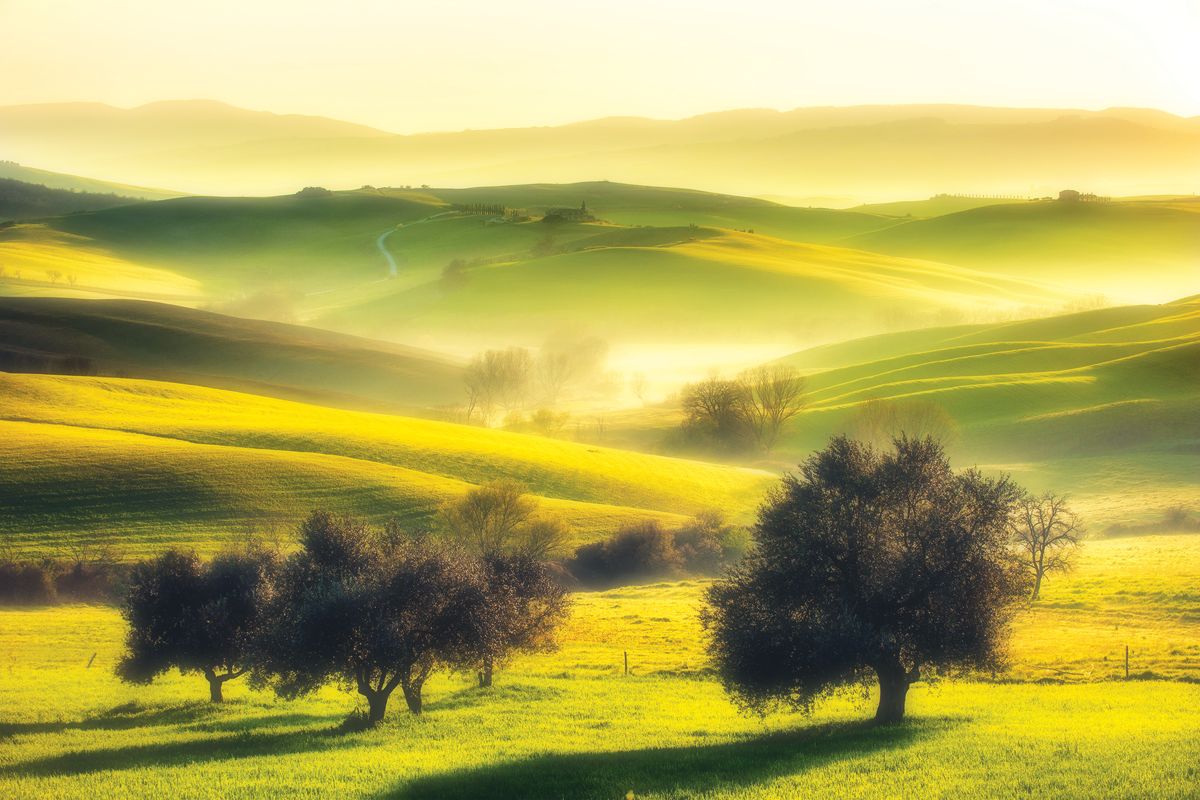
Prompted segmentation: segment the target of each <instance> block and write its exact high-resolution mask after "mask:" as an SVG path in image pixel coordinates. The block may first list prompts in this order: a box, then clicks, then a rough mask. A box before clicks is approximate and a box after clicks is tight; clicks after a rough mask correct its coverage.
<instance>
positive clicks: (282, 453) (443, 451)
mask: <svg viewBox="0 0 1200 800" xmlns="http://www.w3.org/2000/svg"><path fill="white" fill-rule="evenodd" d="M0 398H3V402H2V404H0V420H2V421H0V427H2V428H3V429H4V432H3V435H0V449H3V451H4V453H3V455H4V457H3V459H2V460H0V494H2V495H4V496H9V497H19V498H20V499H21V502H20V503H14V504H13V506H12V508H11V511H10V512H9V513H8V514H6V515H5V517H4V518H3V520H2V521H0V530H2V531H3V532H4V533H5V534H7V535H8V536H9V538H10V540H11V541H13V542H15V543H16V544H17V545H18V546H19V547H20V548H21V549H27V550H32V551H34V552H38V551H41V550H45V549H46V548H48V547H53V546H54V545H58V544H61V543H63V542H65V541H70V540H72V539H73V538H75V537H79V536H86V537H89V538H91V539H93V540H97V541H102V542H105V543H109V544H113V545H114V546H116V547H117V549H118V550H119V551H125V552H130V553H138V552H146V551H150V550H155V549H159V548H161V547H162V546H164V545H165V544H166V543H168V542H175V543H181V544H188V545H192V546H201V547H204V548H206V549H207V548H208V547H209V546H211V545H212V544H213V543H214V542H216V541H218V540H223V539H228V538H230V537H237V536H241V535H243V533H244V531H245V530H246V528H247V527H253V526H273V525H285V526H287V525H291V524H293V523H294V522H295V521H296V520H297V519H299V518H301V517H303V516H304V515H305V514H307V513H308V512H309V511H310V510H312V509H314V508H319V507H324V506H327V507H331V508H335V509H338V510H342V511H346V512H353V513H356V514H361V515H365V516H369V517H371V518H373V519H375V520H378V521H382V520H384V519H387V518H389V517H397V518H400V519H403V520H406V521H408V522H414V523H416V522H421V521H423V520H427V519H428V518H429V516H430V515H431V514H432V512H433V511H434V510H435V509H436V507H437V505H438V504H439V503H440V502H442V501H444V500H446V499H448V498H449V497H452V496H454V495H456V494H460V493H461V492H463V491H465V490H466V488H467V486H468V484H474V483H481V482H484V481H487V480H493V479H496V478H505V477H506V478H512V479H516V480H519V481H522V482H523V483H525V484H526V485H527V486H528V487H529V488H530V490H531V491H532V492H533V493H535V494H537V495H540V496H542V497H543V498H544V501H543V502H544V506H545V507H546V508H547V510H550V511H556V512H560V513H561V514H562V515H563V516H565V517H566V518H567V520H568V522H570V523H571V524H572V526H573V527H574V529H575V534H576V537H575V538H576V542H580V541H586V540H590V539H594V538H597V537H599V536H604V535H607V534H609V533H611V532H613V531H614V530H616V529H617V528H618V527H620V525H621V524H624V523H629V522H634V521H639V520H643V519H647V518H660V519H665V520H668V521H670V520H678V519H679V516H678V515H690V514H694V513H697V512H699V511H701V510H704V509H707V508H716V509H720V510H723V511H725V512H726V513H728V514H729V515H730V516H731V517H732V518H734V519H736V520H743V521H744V520H745V519H746V518H747V517H748V516H749V514H750V513H751V511H752V509H753V508H754V506H755V505H756V504H757V502H758V499H759V497H760V496H761V494H762V492H763V491H764V490H765V488H766V486H767V485H769V483H770V482H771V480H772V478H771V476H770V475H768V474H766V473H763V472H757V471H752V470H744V469H738V468H734V467H726V466H720V465H714V464H706V463H703V462H697V461H686V460H682V459H672V458H663V457H659V456H651V455H643V454H639V453H631V452H624V451H619V450H612V449H609V448H604V447H595V446H590V445H582V444H576V443H573V442H566V441H559V440H554V439H547V438H541V437H536V436H526V435H521V434H515V433H507V432H504V431H496V430H488V429H483V428H474V427H467V426H463V425H454V424H450V423H444V422H433V421H428V420H418V419H413V418H408V417H397V416H388V415H382V414H368V413H361V412H350V411H341V410H336V409H330V408H322V407H318V406H312V405H307V404H302V403H294V402H287V401H282V400H274V399H270V398H265V397H256V396H252V395H246V394H240V393H236V392H226V391H220V390H212V389H203V388H199V387H191V386H183V385H179V384H170V383H159V382H154V381H137V380H128V379H104V378H80V377H52V376H33V375H11V374H3V373H0Z"/></svg>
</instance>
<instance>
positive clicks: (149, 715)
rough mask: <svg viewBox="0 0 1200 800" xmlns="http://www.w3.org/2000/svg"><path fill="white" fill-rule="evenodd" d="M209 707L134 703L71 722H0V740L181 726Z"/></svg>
mask: <svg viewBox="0 0 1200 800" xmlns="http://www.w3.org/2000/svg"><path fill="white" fill-rule="evenodd" d="M214 710H216V709H214V707H213V705H212V703H207V702H203V703H202V702H199V701H196V702H192V703H182V704H180V705H175V706H166V707H159V708H144V707H142V706H140V705H138V704H137V703H125V704H123V705H119V706H115V707H113V708H110V709H109V710H108V711H105V712H104V713H102V714H97V715H96V716H94V717H89V718H87V719H84V720H74V721H71V722H65V721H59V722H0V739H2V738H6V737H11V736H17V735H20V734H30V733H60V732H62V731H71V730H76V731H78V730H84V731H91V730H101V731H123V730H130V729H132V728H145V727H150V726H152V725H183V724H186V723H189V722H195V721H197V720H201V719H204V718H205V717H207V716H209V715H211V714H212V713H213V711H214Z"/></svg>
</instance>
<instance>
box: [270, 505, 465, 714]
mask: <svg viewBox="0 0 1200 800" xmlns="http://www.w3.org/2000/svg"><path fill="white" fill-rule="evenodd" d="M276 586H277V588H276V592H275V594H274V596H273V598H272V600H271V602H270V603H269V604H268V606H267V613H268V619H269V620H270V624H269V625H268V626H267V627H266V629H265V631H264V635H263V636H262V638H261V640H260V642H259V647H258V649H257V653H256V656H255V661H256V667H257V669H256V680H257V681H259V682H270V683H271V684H272V685H273V686H274V688H275V690H276V691H277V692H278V693H279V694H280V695H282V696H284V697H296V696H299V695H302V694H306V693H309V692H312V691H315V690H316V689H318V688H320V687H321V686H322V685H324V684H325V683H327V682H328V681H330V680H340V681H341V682H343V683H344V684H346V685H347V686H349V687H353V688H354V689H355V690H356V691H357V692H358V693H359V694H361V695H362V696H363V697H364V698H365V699H366V701H367V707H368V711H367V722H368V723H369V724H372V725H374V724H376V723H378V722H379V721H381V720H382V719H383V717H384V714H385V713H386V711H387V704H388V699H389V698H390V697H391V694H392V692H393V691H395V689H396V688H397V687H399V688H400V689H401V690H402V691H403V693H404V699H405V702H406V703H407V704H408V708H409V710H410V711H411V712H412V713H414V714H420V713H421V711H422V707H423V701H422V690H423V688H424V685H425V682H426V680H427V679H428V678H429V676H430V674H431V673H432V672H433V671H434V670H435V669H437V668H438V667H439V666H458V665H464V664H466V663H468V662H469V661H470V659H471V657H472V656H473V654H474V652H475V650H474V646H475V643H476V642H477V641H478V639H479V635H478V633H477V630H476V625H477V620H478V619H480V618H481V616H480V614H479V610H480V608H481V605H482V602H481V601H482V598H483V595H484V592H485V590H486V586H485V584H484V581H483V574H482V571H481V569H480V567H479V564H478V562H477V561H476V560H475V559H472V558H468V557H464V555H463V554H461V553H455V552H452V551H450V550H448V549H447V548H446V547H445V546H444V545H439V544H437V543H434V542H432V541H431V540H428V539H421V540H409V539H406V538H404V537H399V536H379V535H376V534H374V533H373V532H372V531H370V530H368V529H367V528H366V526H364V525H363V524H362V523H361V522H357V521H355V520H352V519H346V518H340V517H334V516H332V515H330V514H328V513H325V512H315V513H313V514H312V515H311V516H310V517H309V518H308V520H307V521H305V523H304V524H303V526H302V527H301V549H300V551H299V552H297V553H296V554H295V555H293V556H292V557H291V558H289V559H288V561H287V562H286V563H285V565H284V567H283V570H282V572H281V574H280V576H279V579H278V581H277V584H276Z"/></svg>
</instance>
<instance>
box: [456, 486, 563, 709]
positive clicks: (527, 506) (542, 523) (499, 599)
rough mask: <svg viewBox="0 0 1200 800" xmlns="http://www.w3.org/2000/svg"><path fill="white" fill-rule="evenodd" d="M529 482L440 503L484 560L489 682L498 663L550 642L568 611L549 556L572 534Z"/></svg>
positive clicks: (482, 657) (482, 641) (484, 654)
mask: <svg viewBox="0 0 1200 800" xmlns="http://www.w3.org/2000/svg"><path fill="white" fill-rule="evenodd" d="M537 511H538V508H537V503H536V501H535V500H534V499H533V498H532V497H530V496H529V495H528V494H527V493H526V491H525V487H523V486H522V485H521V484H519V483H517V482H515V481H509V480H500V481H493V482H491V483H486V484H484V485H482V486H477V487H475V488H473V489H470V490H468V491H467V492H466V493H465V494H464V495H463V496H462V497H460V498H457V499H455V500H453V501H451V502H449V503H447V504H446V505H444V506H443V507H442V510H441V514H440V523H441V526H442V527H443V529H444V530H445V532H446V533H447V534H448V536H449V537H450V538H451V539H452V540H453V541H455V542H456V543H457V544H459V545H461V546H462V547H464V548H465V549H467V550H468V551H469V552H471V553H472V554H474V555H476V556H477V557H479V558H480V559H481V564H482V568H483V575H484V582H485V586H486V593H485V596H484V598H483V603H484V607H483V608H482V609H481V610H480V615H479V619H478V623H479V624H478V627H477V632H478V633H479V638H478V640H477V642H476V644H477V649H478V653H477V657H478V666H479V685H480V686H491V685H492V676H493V673H494V672H495V668H496V665H497V664H498V663H501V662H502V661H503V660H504V659H505V658H506V657H507V656H508V655H509V654H511V653H513V652H533V651H537V650H542V649H546V648H549V647H551V646H552V645H553V632H554V629H555V628H556V627H557V626H558V624H559V623H560V622H561V621H562V620H563V619H564V618H565V617H566V614H567V610H568V602H567V596H566V591H565V590H564V588H563V585H562V582H561V581H560V580H559V579H558V576H557V575H556V574H555V572H554V570H553V569H552V567H551V565H550V564H549V559H551V558H553V557H555V556H557V555H559V554H560V553H561V551H562V549H563V546H564V544H565V542H566V539H567V536H568V532H567V529H566V526H565V524H564V523H563V522H562V521H561V520H559V519H557V518H555V517H545V516H538V515H537Z"/></svg>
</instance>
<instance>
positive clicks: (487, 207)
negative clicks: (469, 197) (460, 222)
mask: <svg viewBox="0 0 1200 800" xmlns="http://www.w3.org/2000/svg"><path fill="white" fill-rule="evenodd" d="M451 207H452V208H453V209H454V210H455V211H458V212H460V213H462V214H477V215H479V216H485V217H503V216H504V215H505V214H507V213H508V207H507V206H506V205H504V204H503V203H455V204H454V205H453V206H451Z"/></svg>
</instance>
